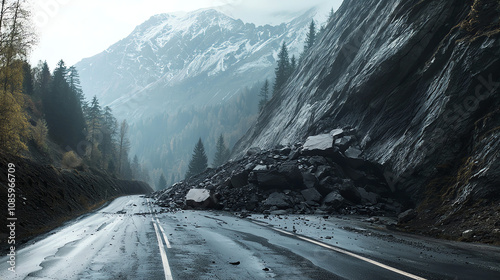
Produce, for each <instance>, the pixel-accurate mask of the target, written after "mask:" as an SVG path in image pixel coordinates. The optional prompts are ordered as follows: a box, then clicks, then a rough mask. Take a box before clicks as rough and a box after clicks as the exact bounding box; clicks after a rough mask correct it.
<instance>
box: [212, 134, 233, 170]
mask: <svg viewBox="0 0 500 280" xmlns="http://www.w3.org/2000/svg"><path fill="white" fill-rule="evenodd" d="M229 156H230V152H229V149H228V148H227V147H226V144H225V143H224V136H222V134H221V135H220V136H219V140H217V145H216V151H215V156H214V163H213V166H214V167H219V166H221V165H223V164H224V163H226V162H227V160H228V159H229Z"/></svg>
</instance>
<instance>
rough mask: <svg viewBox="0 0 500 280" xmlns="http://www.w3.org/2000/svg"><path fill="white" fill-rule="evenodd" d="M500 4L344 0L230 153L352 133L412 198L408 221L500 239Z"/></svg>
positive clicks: (445, 232)
mask: <svg viewBox="0 0 500 280" xmlns="http://www.w3.org/2000/svg"><path fill="white" fill-rule="evenodd" d="M499 11H500V3H499V2H498V1H496V0H475V1H460V2H457V1H453V0H437V1H420V0H412V1H407V0H388V1H377V0H367V1H354V0H345V1H344V2H343V4H342V6H341V8H340V9H339V10H338V11H337V12H336V15H335V18H334V20H333V21H332V22H330V24H329V25H328V26H327V30H326V34H325V36H323V37H321V38H320V41H319V42H318V44H316V45H315V47H314V48H313V49H312V51H311V52H310V54H309V55H308V56H307V57H306V58H305V60H304V62H303V64H302V65H299V70H298V71H296V72H295V73H294V74H293V75H292V77H291V78H290V79H289V80H288V83H287V84H286V85H285V86H284V87H283V89H282V91H281V92H279V93H278V94H277V95H276V96H275V97H274V98H273V99H272V100H271V101H270V103H269V105H268V106H267V107H266V110H265V111H264V112H263V113H262V114H260V116H259V117H258V120H257V124H256V125H255V126H253V127H252V128H251V130H250V131H249V132H248V133H247V134H246V135H245V136H244V137H243V138H242V139H241V140H240V141H239V142H238V143H237V145H236V147H235V152H234V156H235V157H238V156H239V157H241V156H243V155H245V152H246V151H248V150H250V148H252V147H260V148H262V149H269V148H274V147H275V146H276V145H292V144H294V143H296V142H303V141H304V140H305V139H306V137H307V136H309V135H315V134H320V133H327V132H329V131H331V130H332V129H335V128H354V129H356V131H358V135H357V138H358V140H359V141H360V147H358V148H359V149H360V150H361V151H362V154H361V156H362V157H364V158H365V159H366V160H369V161H373V162H376V163H378V164H380V165H381V166H383V168H384V169H385V177H386V179H387V181H388V183H389V185H390V186H391V188H392V189H393V190H399V191H403V192H405V193H406V194H407V195H408V196H409V197H410V198H411V199H412V201H413V203H414V206H415V207H416V212H417V215H416V217H417V218H415V219H413V220H412V221H411V222H410V224H408V225H405V226H407V228H410V227H411V228H413V229H416V230H418V231H421V232H425V233H427V234H431V235H436V236H445V237H446V236H454V237H455V238H460V236H461V234H462V232H467V233H474V234H472V235H471V234H467V236H475V237H474V238H476V237H477V238H478V240H480V239H481V238H483V237H485V236H492V234H493V235H494V234H495V233H493V232H496V234H498V232H500V231H499V230H498V220H499V214H498V211H499V206H498V205H500V204H499V200H500V197H499V192H498V191H497V189H498V186H499V185H500V172H499V170H500V157H499V151H500V141H498V139H499V138H500V130H499V127H500V110H499V108H500V95H499V94H498V88H499V86H500V83H499V82H500V76H499V73H500V72H499V70H500V38H499V37H500V36H499V34H500V25H499ZM495 229H496V230H495ZM468 230H470V231H468ZM463 236H464V235H463ZM463 236H462V237H463ZM495 239H496V240H498V236H497V237H495Z"/></svg>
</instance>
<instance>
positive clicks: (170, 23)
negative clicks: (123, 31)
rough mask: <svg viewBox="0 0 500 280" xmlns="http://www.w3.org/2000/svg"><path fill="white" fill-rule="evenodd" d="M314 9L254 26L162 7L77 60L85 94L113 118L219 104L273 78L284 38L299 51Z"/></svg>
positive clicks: (221, 16)
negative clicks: (114, 40)
mask: <svg viewBox="0 0 500 280" xmlns="http://www.w3.org/2000/svg"><path fill="white" fill-rule="evenodd" d="M315 14H316V12H315V11H314V10H309V11H308V12H306V13H304V14H303V15H302V16H300V17H297V18H296V19H294V20H292V21H290V22H288V23H283V24H281V25H279V26H270V25H265V26H255V25H254V24H250V23H244V22H243V21H241V20H237V19H233V18H231V17H229V16H227V15H225V14H223V13H222V12H219V11H217V10H215V9H203V10H198V11H194V12H190V13H187V14H184V15H179V14H160V15H156V16H153V17H151V18H150V19H149V20H148V21H146V22H144V23H143V24H141V25H140V26H138V27H137V28H136V29H135V30H134V31H133V32H132V33H131V34H130V35H129V36H128V37H127V38H125V39H123V40H121V41H119V42H117V43H116V44H114V45H113V46H111V47H110V48H108V49H107V50H106V51H104V52H102V53H100V54H98V55H96V56H94V57H91V58H87V59H84V60H82V61H81V62H79V63H78V64H77V65H76V66H77V69H78V70H79V72H80V76H81V82H82V87H83V89H84V91H85V93H86V94H87V96H88V97H91V96H93V95H97V97H98V98H99V99H100V100H101V103H102V104H104V105H110V106H111V108H112V109H113V110H114V112H115V114H116V115H117V116H118V117H119V118H127V119H129V120H131V121H134V120H137V119H140V118H141V117H146V116H152V115H154V114H156V113H163V112H165V111H168V112H171V113H174V112H176V111H178V110H179V109H181V108H186V107H185V106H188V107H191V106H194V107H197V106H205V105H207V104H218V103H221V102H223V101H224V100H228V99H230V98H231V97H232V96H234V95H235V94H236V93H237V92H238V91H239V90H241V89H242V88H244V87H245V86H250V85H253V84H255V83H256V82H259V81H263V80H265V79H266V78H272V77H273V71H274V67H275V62H276V58H277V52H278V51H279V48H280V45H281V44H282V42H283V41H285V42H287V45H288V46H289V51H290V53H291V54H296V55H297V54H298V53H299V52H300V51H301V50H302V48H303V42H304V38H305V34H306V32H307V26H308V25H309V23H310V21H311V19H312V18H313V17H314V15H315Z"/></svg>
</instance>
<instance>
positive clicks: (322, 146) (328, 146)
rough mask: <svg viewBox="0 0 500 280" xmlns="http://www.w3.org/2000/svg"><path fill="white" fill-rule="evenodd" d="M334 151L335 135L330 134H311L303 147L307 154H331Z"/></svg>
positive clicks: (304, 152) (304, 153)
mask: <svg viewBox="0 0 500 280" xmlns="http://www.w3.org/2000/svg"><path fill="white" fill-rule="evenodd" d="M334 152H335V147H334V145H333V136H332V135H330V134H320V135H315V136H309V137H307V139H306V142H305V143H304V146H303V147H302V154H303V155H305V156H317V155H319V156H329V155H331V154H333V153H334Z"/></svg>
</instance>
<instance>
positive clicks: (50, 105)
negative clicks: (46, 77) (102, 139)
mask: <svg viewBox="0 0 500 280" xmlns="http://www.w3.org/2000/svg"><path fill="white" fill-rule="evenodd" d="M67 73H68V71H67V68H66V66H65V64H64V61H62V60H61V61H59V63H58V65H57V68H56V69H55V70H54V75H53V78H52V82H51V84H50V87H49V90H48V91H47V92H46V93H45V94H44V95H43V96H42V101H43V108H44V113H45V117H46V121H47V124H48V127H49V135H50V136H51V137H52V138H53V140H54V141H55V142H56V143H58V144H60V145H61V146H62V147H63V148H67V147H69V148H71V149H76V148H77V146H78V144H79V143H80V142H83V141H84V139H85V137H84V134H83V132H84V130H85V127H86V124H85V120H84V117H83V112H82V108H81V106H80V104H79V102H78V99H77V97H76V95H75V94H74V93H73V91H71V89H70V87H69V85H68V83H67V81H66V75H67Z"/></svg>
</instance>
